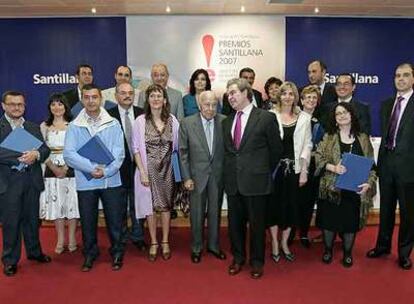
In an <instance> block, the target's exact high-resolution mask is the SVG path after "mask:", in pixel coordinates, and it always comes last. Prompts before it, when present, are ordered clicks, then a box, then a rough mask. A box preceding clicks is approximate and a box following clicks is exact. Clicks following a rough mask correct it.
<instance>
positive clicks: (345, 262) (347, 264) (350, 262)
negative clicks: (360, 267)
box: [342, 255, 354, 268]
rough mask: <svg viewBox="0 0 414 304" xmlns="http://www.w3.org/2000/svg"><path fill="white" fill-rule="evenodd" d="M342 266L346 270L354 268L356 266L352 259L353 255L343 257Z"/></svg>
mask: <svg viewBox="0 0 414 304" xmlns="http://www.w3.org/2000/svg"><path fill="white" fill-rule="evenodd" d="M342 265H343V266H344V267H345V268H350V267H352V265H354V262H353V259H352V255H346V256H344V257H343V259H342Z"/></svg>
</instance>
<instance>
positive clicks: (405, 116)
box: [396, 94, 414, 140]
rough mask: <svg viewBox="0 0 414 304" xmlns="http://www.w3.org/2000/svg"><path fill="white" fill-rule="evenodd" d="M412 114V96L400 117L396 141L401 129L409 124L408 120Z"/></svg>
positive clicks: (413, 108) (413, 105) (413, 106)
mask: <svg viewBox="0 0 414 304" xmlns="http://www.w3.org/2000/svg"><path fill="white" fill-rule="evenodd" d="M413 112H414V94H413V95H411V98H410V100H408V103H407V106H406V107H405V110H404V113H403V115H402V117H401V121H400V126H399V127H398V131H397V138H396V140H398V138H399V136H400V134H401V131H402V129H403V128H404V127H405V126H406V125H407V124H408V123H409V122H410V118H411V117H412V116H413ZM411 123H412V122H411Z"/></svg>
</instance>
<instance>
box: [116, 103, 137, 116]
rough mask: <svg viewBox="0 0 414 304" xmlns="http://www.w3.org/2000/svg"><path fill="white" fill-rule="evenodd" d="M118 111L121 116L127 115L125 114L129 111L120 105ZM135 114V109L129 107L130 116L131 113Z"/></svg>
mask: <svg viewBox="0 0 414 304" xmlns="http://www.w3.org/2000/svg"><path fill="white" fill-rule="evenodd" d="M118 110H119V114H120V115H121V116H124V115H125V112H126V111H127V110H125V109H124V108H123V107H121V106H120V105H118ZM132 112H133V108H132V105H131V106H130V107H129V109H128V114H129V115H130V114H131V113H132Z"/></svg>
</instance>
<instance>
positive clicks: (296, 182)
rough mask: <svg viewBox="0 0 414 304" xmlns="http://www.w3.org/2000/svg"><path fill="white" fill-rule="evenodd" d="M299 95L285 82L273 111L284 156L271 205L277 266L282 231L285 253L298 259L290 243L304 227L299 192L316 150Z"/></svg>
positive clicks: (294, 87) (270, 217) (283, 250)
mask: <svg viewBox="0 0 414 304" xmlns="http://www.w3.org/2000/svg"><path fill="white" fill-rule="evenodd" d="M298 101H299V93H298V89H297V88H296V85H295V84H294V83H292V82H285V83H283V84H282V86H281V87H280V91H279V93H278V96H277V103H276V104H275V105H274V107H273V108H272V109H271V110H270V111H271V112H273V113H274V114H275V115H276V118H277V121H278V123H279V130H280V137H281V138H282V141H283V149H284V151H283V156H282V159H281V161H280V164H279V166H278V168H277V171H276V172H275V174H274V179H275V192H274V195H273V196H272V199H271V200H270V202H269V222H268V224H269V226H270V234H271V236H272V254H271V257H272V259H273V261H274V262H279V260H280V252H279V241H278V231H279V229H280V230H281V231H282V239H281V244H280V245H281V253H282V255H283V256H284V257H285V258H286V259H287V260H288V261H293V260H294V259H295V256H294V255H293V253H292V252H291V251H290V250H289V247H288V239H289V234H290V231H291V228H292V227H296V226H297V225H298V224H299V223H300V214H299V203H298V196H297V194H298V188H299V187H301V186H303V185H304V184H305V183H306V182H307V179H308V166H309V160H310V155H311V150H312V134H311V116H310V115H309V114H307V113H305V112H303V111H301V110H300V108H299V107H298V106H297V104H298Z"/></svg>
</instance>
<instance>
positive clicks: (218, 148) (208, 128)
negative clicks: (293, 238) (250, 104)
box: [179, 91, 226, 263]
mask: <svg viewBox="0 0 414 304" xmlns="http://www.w3.org/2000/svg"><path fill="white" fill-rule="evenodd" d="M217 103H218V101H217V98H216V96H215V95H214V93H213V92H211V91H204V92H202V93H201V94H200V101H199V108H200V113H196V114H194V115H191V116H189V117H186V118H184V119H183V120H182V122H181V124H180V133H179V147H180V161H181V168H182V175H183V179H184V187H185V188H186V189H187V190H189V191H191V197H190V199H191V204H190V220H191V232H192V245H191V250H192V253H191V261H192V262H193V263H199V262H200V261H201V252H202V249H203V231H204V220H205V217H206V216H205V212H206V206H207V223H208V240H207V252H209V253H211V254H213V255H214V256H215V257H216V258H218V259H221V260H224V259H225V258H226V255H225V254H224V252H223V251H221V250H220V246H219V230H220V213H221V204H222V200H223V186H222V184H223V181H222V173H223V158H224V146H223V135H222V121H223V119H224V118H225V116H224V115H221V114H217Z"/></svg>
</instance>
